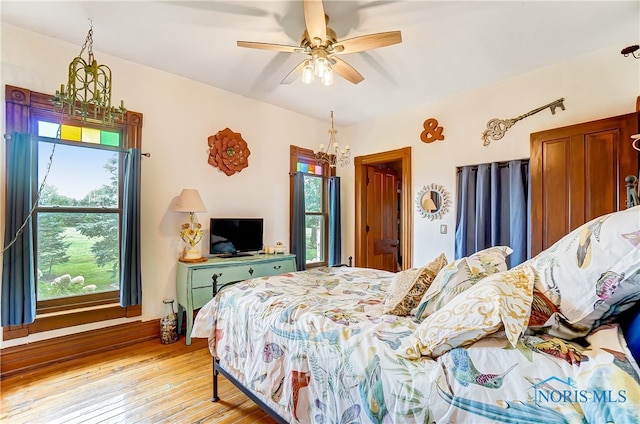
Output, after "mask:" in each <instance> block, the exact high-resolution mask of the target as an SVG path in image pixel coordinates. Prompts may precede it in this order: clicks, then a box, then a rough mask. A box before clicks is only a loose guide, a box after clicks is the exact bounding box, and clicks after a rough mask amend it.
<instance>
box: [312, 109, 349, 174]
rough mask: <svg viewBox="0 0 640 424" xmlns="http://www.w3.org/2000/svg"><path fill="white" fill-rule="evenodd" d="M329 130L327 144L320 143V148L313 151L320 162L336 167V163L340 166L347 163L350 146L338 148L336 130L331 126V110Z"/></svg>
mask: <svg viewBox="0 0 640 424" xmlns="http://www.w3.org/2000/svg"><path fill="white" fill-rule="evenodd" d="M328 132H329V145H328V146H326V148H325V145H324V144H321V145H320V150H319V151H316V152H315V156H316V159H318V162H320V163H326V164H328V165H329V166H330V167H331V168H335V167H336V163H340V166H341V167H344V166H345V165H348V164H349V162H350V160H349V158H350V157H351V148H350V147H349V145H346V146H344V149H342V150H340V146H339V145H338V142H337V141H336V133H337V132H338V131H337V130H336V129H335V128H334V127H333V111H331V129H330V130H329V131H328Z"/></svg>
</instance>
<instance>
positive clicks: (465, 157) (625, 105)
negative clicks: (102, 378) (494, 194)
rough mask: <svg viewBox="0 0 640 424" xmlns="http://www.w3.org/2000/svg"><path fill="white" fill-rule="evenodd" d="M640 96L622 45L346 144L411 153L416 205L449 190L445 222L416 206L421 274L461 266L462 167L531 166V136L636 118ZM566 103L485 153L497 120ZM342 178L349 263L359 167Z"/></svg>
mask: <svg viewBox="0 0 640 424" xmlns="http://www.w3.org/2000/svg"><path fill="white" fill-rule="evenodd" d="M469 72H473V67H469ZM433 83H434V85H435V84H437V83H438V82H437V81H434V82H433ZM638 95H640V60H636V59H633V58H630V57H626V58H625V57H624V56H622V55H621V54H620V46H619V45H616V46H611V47H610V48H607V49H603V50H600V51H596V52H593V53H591V54H588V55H585V56H581V57H579V58H576V59H573V60H570V61H567V62H564V63H560V64H557V65H555V66H552V67H549V68H546V69H542V70H539V71H536V72H531V73H529V74H526V75H521V76H518V77H516V78H511V79H508V80H505V81H501V82H499V83H496V84H493V85H491V86H488V87H483V88H481V89H478V90H475V91H473V92H466V93H463V94H460V95H457V96H454V97H451V98H447V99H443V100H441V101H438V102H434V103H431V104H424V105H420V106H418V107H415V108H413V109H410V110H406V111H403V112H402V113H401V114H398V115H394V116H387V117H385V118H382V119H377V120H373V121H370V122H364V123H361V124H358V125H353V126H350V127H347V128H344V129H342V130H341V132H340V133H341V135H342V137H341V139H340V140H339V141H343V142H345V143H350V144H351V145H352V150H353V155H354V156H360V155H366V154H371V153H376V152H382V151H388V150H393V149H397V148H400V147H405V146H411V150H412V174H413V175H412V181H413V189H412V199H413V200H414V201H415V197H416V195H417V192H418V191H419V190H420V189H421V188H422V187H423V186H424V185H428V184H430V183H436V184H441V185H444V186H445V187H446V188H447V189H448V191H449V193H450V194H451V200H453V208H452V209H451V211H450V212H449V213H448V214H447V215H445V216H444V217H443V218H442V220H436V221H429V220H428V219H427V218H422V217H421V216H420V214H419V213H417V212H416V209H415V203H414V207H413V210H412V215H413V224H414V225H413V228H414V232H413V243H414V244H413V248H414V249H413V250H414V255H413V266H421V265H424V264H426V263H427V262H429V261H431V260H432V259H433V258H434V257H436V256H437V255H438V254H440V253H441V252H445V253H446V255H447V258H448V259H449V260H452V259H453V254H454V234H455V220H456V218H455V217H456V196H457V193H456V180H455V177H456V173H455V168H456V166H462V165H471V164H478V163H486V162H493V161H505V160H511V159H521V158H528V157H529V134H530V133H532V132H536V131H541V130H545V129H550V128H557V127H561V126H565V125H571V124H576V123H580V122H585V121H590V120H594V119H600V118H607V117H610V116H616V115H621V114H625V113H630V112H633V111H635V104H636V103H635V102H636V97H637V96H638ZM561 97H564V98H565V102H564V104H565V106H566V110H565V111H562V110H560V109H556V114H555V115H552V114H551V112H550V110H549V109H546V110H544V111H542V112H539V113H538V114H536V115H533V116H531V117H528V118H526V119H524V120H521V121H519V122H517V123H516V124H515V125H514V126H513V127H511V129H509V130H508V131H507V133H506V134H505V136H504V138H503V139H501V140H499V141H493V142H491V144H490V145H489V146H488V147H484V146H483V145H482V140H481V138H480V137H481V136H482V133H483V132H484V130H485V129H486V128H487V122H488V121H489V120H490V119H492V118H500V119H508V118H515V117H517V116H519V115H522V114H524V113H526V112H528V111H530V110H533V109H535V108H537V107H539V106H543V105H545V104H547V103H549V102H552V101H554V100H556V99H559V98H561ZM428 118H435V119H437V120H438V123H439V125H441V126H442V127H444V131H443V134H444V135H445V139H444V141H436V142H433V143H430V144H425V143H423V142H422V141H421V140H420V133H421V132H422V130H423V126H422V125H423V122H424V121H425V120H426V119H428ZM629 141H631V140H629ZM341 176H342V177H343V178H342V186H343V187H344V189H343V193H342V195H343V198H342V202H343V203H342V205H343V223H344V224H343V234H344V235H345V236H343V239H344V244H343V252H345V256H348V255H349V254H352V252H353V251H354V250H353V249H354V248H353V234H354V225H353V223H354V198H353V195H354V192H353V188H352V187H353V167H350V168H345V169H343V170H341ZM441 224H446V225H447V226H448V233H447V234H446V235H442V234H440V225H441Z"/></svg>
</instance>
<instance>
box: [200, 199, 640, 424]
mask: <svg viewBox="0 0 640 424" xmlns="http://www.w3.org/2000/svg"><path fill="white" fill-rule="evenodd" d="M510 251H511V249H509V248H508V247H507V246H495V247H492V248H489V249H485V250H483V251H480V252H477V253H476V254H474V255H471V256H469V257H466V258H461V259H458V260H455V261H452V262H448V261H447V260H446V258H445V257H444V255H440V256H439V257H437V258H435V259H434V260H433V261H431V262H430V263H428V264H425V265H424V266H423V267H420V268H414V269H411V270H406V271H402V272H399V273H389V272H385V271H379V270H373V269H366V268H353V267H336V268H318V269H314V270H309V271H301V272H294V273H287V274H282V275H278V276H272V277H264V278H255V279H251V280H246V281H243V282H240V283H238V284H236V285H234V286H232V287H228V288H226V289H224V290H223V291H221V292H220V293H218V294H217V295H216V297H215V298H214V299H212V300H211V301H210V302H209V303H208V304H207V305H205V307H203V308H202V309H201V310H200V311H199V313H198V315H197V317H196V321H195V324H194V328H193V333H192V336H193V337H203V338H208V340H209V349H210V351H211V354H212V356H213V357H214V358H215V360H214V398H217V396H218V393H217V374H218V373H219V372H220V373H222V374H223V375H225V376H226V377H227V378H229V379H230V380H231V381H232V382H233V383H234V384H236V385H237V386H238V387H240V388H241V389H242V390H243V391H245V393H247V394H249V395H250V397H251V398H252V399H253V400H254V401H256V402H257V403H258V404H259V405H260V406H261V407H262V408H263V409H265V410H266V411H267V412H268V413H269V414H270V415H271V416H272V417H274V419H275V420H276V421H278V422H283V423H345V424H346V423H414V422H415V423H431V422H437V423H450V422H456V423H458V422H465V423H489V422H491V423H493V422H515V423H522V422H545V423H574V422H575V423H582V422H593V423H603V422H616V423H634V422H640V415H639V412H638V411H640V370H639V369H638V364H637V360H638V355H637V353H638V337H639V334H640V318H638V316H639V315H640V311H639V307H638V305H639V304H640V302H639V300H640V207H634V208H631V209H628V210H626V211H621V212H616V213H614V214H610V215H606V216H603V217H599V218H598V219H596V220H593V221H592V222H589V223H587V224H585V225H584V226H582V227H580V228H578V229H576V230H575V231H573V232H572V233H571V234H569V235H567V236H565V237H564V238H563V239H562V240H560V241H559V242H558V243H556V244H555V245H554V246H552V247H551V248H549V249H547V250H545V251H544V252H542V253H541V254H540V255H538V256H536V257H535V258H532V259H530V260H528V261H526V262H525V263H523V264H520V265H518V266H516V267H514V268H512V269H507V268H506V263H505V262H506V261H505V258H506V257H507V256H508V254H509V253H510ZM634 353H635V358H634Z"/></svg>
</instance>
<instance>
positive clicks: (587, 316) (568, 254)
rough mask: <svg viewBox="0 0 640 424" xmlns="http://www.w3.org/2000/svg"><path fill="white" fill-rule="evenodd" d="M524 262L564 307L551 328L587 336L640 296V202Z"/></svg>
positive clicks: (551, 321) (540, 287)
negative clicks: (533, 270)
mask: <svg viewBox="0 0 640 424" xmlns="http://www.w3.org/2000/svg"><path fill="white" fill-rule="evenodd" d="M524 263H525V264H528V265H530V266H533V267H534V268H535V269H536V271H537V272H538V275H539V279H538V281H537V282H536V289H537V290H538V291H539V292H540V293H541V294H543V295H544V296H545V297H546V298H547V299H548V300H549V301H550V302H551V303H552V304H553V305H555V306H556V307H557V309H558V311H559V312H558V313H555V314H553V316H552V317H551V319H549V322H548V323H547V326H548V327H550V328H548V329H547V332H549V333H550V334H554V335H557V336H559V337H563V338H566V339H571V338H576V337H583V336H586V335H587V334H588V333H589V332H590V331H591V330H592V329H593V328H595V327H597V326H599V325H601V324H602V323H603V322H604V321H605V320H611V319H613V318H615V317H616V316H617V315H618V314H619V313H620V312H622V311H624V310H626V309H629V308H630V307H631V306H632V305H633V304H634V303H635V302H636V301H637V300H638V299H640V206H636V207H634V208H631V209H627V210H624V211H619V212H614V213H611V214H608V215H603V216H601V217H598V218H596V219H594V220H592V221H590V222H588V223H586V224H584V225H582V226H581V227H579V228H577V229H576V230H574V231H572V232H571V233H569V234H568V235H566V236H564V237H563V238H562V239H560V240H559V241H558V242H556V243H555V244H554V245H553V246H551V247H550V248H548V249H546V250H544V251H543V252H541V253H540V254H539V255H538V256H536V257H534V258H532V259H529V260H528V261H526V262H524Z"/></svg>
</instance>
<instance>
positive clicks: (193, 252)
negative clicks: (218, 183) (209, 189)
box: [171, 188, 207, 262]
mask: <svg viewBox="0 0 640 424" xmlns="http://www.w3.org/2000/svg"><path fill="white" fill-rule="evenodd" d="M171 210H172V211H174V212H189V222H186V223H184V224H182V227H180V238H181V239H182V241H183V242H184V243H185V246H184V249H183V252H182V256H181V257H180V260H181V261H183V262H197V261H200V260H202V249H201V248H200V241H201V240H202V225H201V224H200V223H199V222H198V218H197V217H196V212H206V211H207V208H205V206H204V203H202V198H200V193H198V190H196V189H194V188H185V189H183V190H182V193H180V196H179V197H178V199H177V200H176V202H175V203H174V205H173V207H172V208H171Z"/></svg>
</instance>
